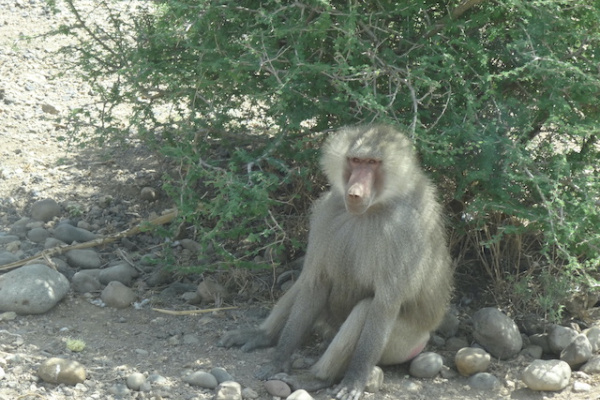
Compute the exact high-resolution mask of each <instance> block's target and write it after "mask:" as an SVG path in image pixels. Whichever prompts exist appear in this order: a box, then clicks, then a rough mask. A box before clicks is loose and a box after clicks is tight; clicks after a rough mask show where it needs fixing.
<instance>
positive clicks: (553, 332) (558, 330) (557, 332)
mask: <svg viewBox="0 0 600 400" xmlns="http://www.w3.org/2000/svg"><path fill="white" fill-rule="evenodd" d="M577 335H578V333H577V331H576V330H575V329H572V328H568V327H566V326H561V325H553V326H552V327H551V328H550V332H549V333H548V345H549V346H550V349H551V350H552V352H553V353H554V354H560V352H561V351H563V350H564V349H565V348H566V347H567V346H568V345H569V344H570V343H571V342H572V341H573V339H575V337H577Z"/></svg>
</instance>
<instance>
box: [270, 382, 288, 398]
mask: <svg viewBox="0 0 600 400" xmlns="http://www.w3.org/2000/svg"><path fill="white" fill-rule="evenodd" d="M265 389H267V392H269V394H270V395H271V396H277V397H284V398H285V397H288V396H289V395H290V394H292V390H291V389H290V387H289V386H288V384H287V383H285V382H283V381H280V380H277V379H272V380H270V381H266V382H265Z"/></svg>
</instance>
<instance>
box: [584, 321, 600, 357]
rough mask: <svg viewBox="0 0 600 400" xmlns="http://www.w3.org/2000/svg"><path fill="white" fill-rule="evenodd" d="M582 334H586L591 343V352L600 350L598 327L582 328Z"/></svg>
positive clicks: (599, 328) (599, 330)
mask: <svg viewBox="0 0 600 400" xmlns="http://www.w3.org/2000/svg"><path fill="white" fill-rule="evenodd" d="M583 334H584V335H585V336H587V338H588V340H589V341H590V344H591V345H592V353H596V352H598V350H600V327H598V326H592V327H591V328H588V329H586V330H584V331H583Z"/></svg>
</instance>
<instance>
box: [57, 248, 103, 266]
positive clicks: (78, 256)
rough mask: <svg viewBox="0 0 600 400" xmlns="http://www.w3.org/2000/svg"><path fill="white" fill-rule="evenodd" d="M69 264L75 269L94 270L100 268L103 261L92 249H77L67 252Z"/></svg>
mask: <svg viewBox="0 0 600 400" xmlns="http://www.w3.org/2000/svg"><path fill="white" fill-rule="evenodd" d="M66 256H67V262H68V263H69V265H71V266H72V267H73V268H81V269H94V268H100V266H101V265H102V260H101V259H100V256H99V255H98V253H96V252H95V251H94V250H91V249H75V250H70V251H67V254H66Z"/></svg>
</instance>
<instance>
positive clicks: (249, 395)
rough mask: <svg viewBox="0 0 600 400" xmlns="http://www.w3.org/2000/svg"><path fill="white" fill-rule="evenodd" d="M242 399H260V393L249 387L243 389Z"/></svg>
mask: <svg viewBox="0 0 600 400" xmlns="http://www.w3.org/2000/svg"><path fill="white" fill-rule="evenodd" d="M242 398H243V399H258V393H256V390H254V389H252V388H249V387H247V388H244V389H242Z"/></svg>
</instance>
